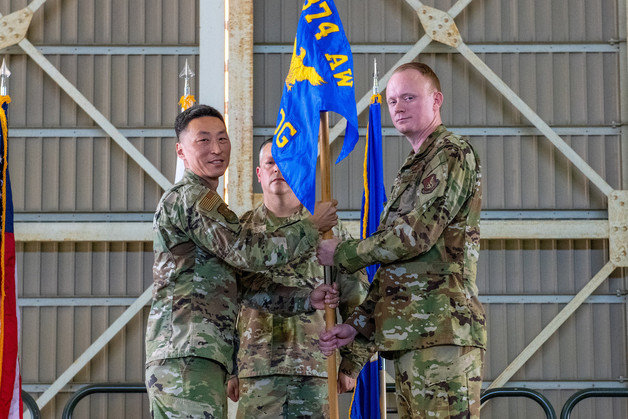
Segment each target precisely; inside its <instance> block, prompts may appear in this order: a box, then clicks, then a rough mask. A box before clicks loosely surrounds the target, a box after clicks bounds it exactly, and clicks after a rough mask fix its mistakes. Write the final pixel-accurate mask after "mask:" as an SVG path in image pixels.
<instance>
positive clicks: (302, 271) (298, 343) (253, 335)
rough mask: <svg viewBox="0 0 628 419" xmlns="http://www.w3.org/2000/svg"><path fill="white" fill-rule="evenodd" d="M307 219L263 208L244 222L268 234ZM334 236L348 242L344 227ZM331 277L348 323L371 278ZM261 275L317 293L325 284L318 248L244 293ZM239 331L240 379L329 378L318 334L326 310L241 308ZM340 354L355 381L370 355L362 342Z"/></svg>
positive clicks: (359, 275) (304, 212)
mask: <svg viewBox="0 0 628 419" xmlns="http://www.w3.org/2000/svg"><path fill="white" fill-rule="evenodd" d="M308 215H309V212H308V211H307V210H306V209H305V208H301V210H300V211H299V212H297V213H295V214H294V215H291V216H289V217H285V218H279V217H276V216H275V215H274V214H273V213H272V212H270V211H269V210H268V209H267V208H266V207H265V206H264V204H260V205H259V206H258V207H257V208H255V209H254V210H252V211H249V212H247V213H246V214H244V216H242V218H241V219H240V222H241V223H242V226H243V227H244V228H247V229H251V230H253V231H256V232H259V233H264V232H267V233H270V232H273V231H276V230H277V229H280V228H283V227H284V226H286V225H290V224H292V223H295V222H298V221H299V220H301V219H303V218H305V217H306V216H308ZM334 235H336V236H337V237H340V238H341V239H345V238H349V237H350V236H349V235H348V233H347V231H346V230H345V229H344V228H343V227H342V225H341V224H339V225H338V226H337V227H334ZM333 272H334V276H335V277H334V278H333V279H334V280H335V281H337V282H338V286H339V290H340V306H339V309H340V314H341V316H343V317H345V318H346V317H347V316H348V315H349V314H350V313H351V312H353V310H354V308H355V307H356V306H357V305H358V304H360V303H361V302H362V300H364V297H365V296H366V292H367V289H368V285H369V284H368V279H367V278H366V273H365V272H364V271H363V270H360V271H357V272H356V273H353V274H342V273H340V274H338V273H337V270H336V269H334V270H333ZM259 275H266V276H269V277H272V280H273V281H275V282H277V283H280V284H283V285H286V286H289V287H305V288H308V289H314V288H315V287H317V286H318V285H320V284H322V283H323V267H322V266H321V265H319V263H318V261H317V259H316V252H315V251H314V249H312V250H310V251H308V252H304V253H303V254H302V255H301V256H300V257H299V258H298V259H296V260H293V261H292V262H290V263H289V264H287V265H284V266H280V267H274V268H272V269H271V270H269V271H268V272H267V273H264V274H253V275H249V276H248V277H246V278H245V279H244V280H243V281H242V282H243V283H244V284H245V287H244V289H247V287H246V283H247V282H248V281H250V279H251V278H253V277H255V276H259ZM237 327H238V333H239V336H240V350H239V351H238V370H239V371H238V376H239V377H259V376H264V375H273V374H281V375H306V376H315V377H327V362H326V357H325V356H324V355H323V354H322V352H321V351H320V349H319V348H318V334H319V333H320V332H321V331H322V330H323V329H324V328H325V318H324V312H323V311H316V312H314V313H309V314H300V315H294V316H281V315H277V314H271V313H269V312H263V311H260V310H256V309H255V308H252V307H242V309H241V310H240V315H239V317H238V326H237ZM340 355H341V362H340V370H341V371H342V372H344V373H345V374H347V375H349V376H352V377H353V378H356V377H357V375H358V374H359V372H360V370H361V369H362V366H363V365H364V364H365V363H366V362H367V361H368V359H369V355H370V353H369V350H368V348H367V342H366V341H365V340H364V339H363V340H362V341H361V342H360V341H358V342H356V343H355V344H353V345H352V346H351V347H349V348H347V347H344V348H342V349H341V351H340Z"/></svg>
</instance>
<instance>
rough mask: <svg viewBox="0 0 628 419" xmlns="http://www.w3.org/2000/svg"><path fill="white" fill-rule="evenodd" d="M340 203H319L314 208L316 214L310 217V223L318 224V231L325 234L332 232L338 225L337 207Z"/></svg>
mask: <svg viewBox="0 0 628 419" xmlns="http://www.w3.org/2000/svg"><path fill="white" fill-rule="evenodd" d="M337 205H338V201H336V200H335V199H332V200H331V202H329V201H327V202H323V201H318V202H317V203H316V206H315V207H314V214H312V215H311V216H310V221H312V222H313V223H314V224H316V227H317V228H318V231H320V232H321V233H324V232H326V231H329V230H331V228H332V227H333V226H335V225H336V224H338V214H336V206H337Z"/></svg>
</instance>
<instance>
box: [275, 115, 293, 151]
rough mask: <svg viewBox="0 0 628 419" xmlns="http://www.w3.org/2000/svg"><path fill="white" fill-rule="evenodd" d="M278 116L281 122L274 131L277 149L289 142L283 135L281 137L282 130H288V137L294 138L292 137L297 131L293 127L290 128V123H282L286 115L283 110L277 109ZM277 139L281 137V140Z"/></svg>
mask: <svg viewBox="0 0 628 419" xmlns="http://www.w3.org/2000/svg"><path fill="white" fill-rule="evenodd" d="M279 114H280V115H281V122H279V125H278V126H277V128H276V129H275V135H277V141H276V143H277V147H279V148H283V147H284V146H285V145H286V144H288V141H290V140H289V139H288V138H287V137H286V136H285V135H284V136H283V137H281V134H283V132H284V130H285V129H286V128H288V130H289V131H290V137H294V135H295V134H296V133H297V130H296V129H295V128H294V126H292V124H291V123H290V122H285V123H284V121H285V119H286V113H285V112H284V110H283V109H279ZM277 133H279V134H277ZM279 137H281V140H280V139H279Z"/></svg>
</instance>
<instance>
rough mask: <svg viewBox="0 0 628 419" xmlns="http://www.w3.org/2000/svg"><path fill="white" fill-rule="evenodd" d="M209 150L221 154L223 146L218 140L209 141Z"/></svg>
mask: <svg viewBox="0 0 628 419" xmlns="http://www.w3.org/2000/svg"><path fill="white" fill-rule="evenodd" d="M209 152H210V153H212V154H220V153H221V152H222V147H221V146H220V143H219V142H218V141H217V140H214V141H210V142H209Z"/></svg>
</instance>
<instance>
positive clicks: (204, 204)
mask: <svg viewBox="0 0 628 419" xmlns="http://www.w3.org/2000/svg"><path fill="white" fill-rule="evenodd" d="M220 202H222V199H220V196H219V195H218V194H217V193H216V192H214V191H209V192H207V193H206V194H205V196H204V197H203V198H202V199H201V200H200V201H199V203H198V206H199V207H200V208H202V209H204V210H205V211H212V210H213V209H214V208H216V206H217V205H218V204H219V203H220Z"/></svg>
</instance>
